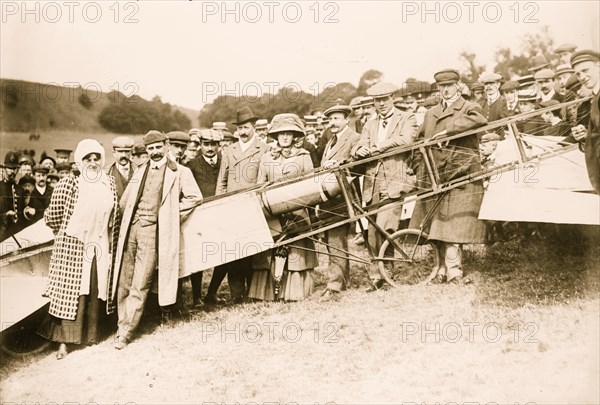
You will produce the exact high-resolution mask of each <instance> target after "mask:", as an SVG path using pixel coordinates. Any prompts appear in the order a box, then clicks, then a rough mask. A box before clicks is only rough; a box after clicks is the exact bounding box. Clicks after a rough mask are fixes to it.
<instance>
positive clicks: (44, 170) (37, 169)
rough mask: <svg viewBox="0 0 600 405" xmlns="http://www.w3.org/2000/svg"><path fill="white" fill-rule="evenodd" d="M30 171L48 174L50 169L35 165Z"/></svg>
mask: <svg viewBox="0 0 600 405" xmlns="http://www.w3.org/2000/svg"><path fill="white" fill-rule="evenodd" d="M31 171H32V172H33V173H37V172H40V173H46V174H48V173H49V172H50V168H49V167H48V166H42V165H35V166H34V167H33V169H32V170H31Z"/></svg>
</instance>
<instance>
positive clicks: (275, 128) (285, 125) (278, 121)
mask: <svg viewBox="0 0 600 405" xmlns="http://www.w3.org/2000/svg"><path fill="white" fill-rule="evenodd" d="M287 131H290V132H293V133H294V134H295V135H301V136H303V135H304V124H302V120H300V117H298V116H297V115H296V114H291V113H284V114H277V115H276V116H274V117H273V119H272V120H271V129H269V134H276V133H279V132H287Z"/></svg>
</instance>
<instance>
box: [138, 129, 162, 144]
mask: <svg viewBox="0 0 600 405" xmlns="http://www.w3.org/2000/svg"><path fill="white" fill-rule="evenodd" d="M166 140H167V136H166V135H165V134H163V133H162V132H160V131H156V130H154V129H152V130H150V131H148V133H147V134H146V135H144V137H143V138H142V142H143V143H144V146H148V145H150V144H151V143H155V142H165V141H166Z"/></svg>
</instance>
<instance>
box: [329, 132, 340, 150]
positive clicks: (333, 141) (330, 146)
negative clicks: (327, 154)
mask: <svg viewBox="0 0 600 405" xmlns="http://www.w3.org/2000/svg"><path fill="white" fill-rule="evenodd" d="M337 141H338V138H337V135H335V134H334V135H333V137H332V138H331V145H329V150H331V149H333V147H334V146H335V144H336V143H337Z"/></svg>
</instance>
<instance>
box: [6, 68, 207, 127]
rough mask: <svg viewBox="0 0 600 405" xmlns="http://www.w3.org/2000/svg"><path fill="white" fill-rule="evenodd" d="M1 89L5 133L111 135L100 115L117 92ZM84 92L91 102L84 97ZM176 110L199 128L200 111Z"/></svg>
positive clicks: (13, 85) (24, 85) (26, 85)
mask: <svg viewBox="0 0 600 405" xmlns="http://www.w3.org/2000/svg"><path fill="white" fill-rule="evenodd" d="M0 88H1V89H2V103H1V105H0V108H1V109H0V131H2V132H34V133H35V132H38V131H49V130H61V131H62V130H68V131H85V132H108V131H106V130H105V129H104V128H102V126H101V125H100V124H99V123H98V115H99V114H100V112H101V111H102V110H103V109H104V108H105V107H107V106H108V105H110V103H111V97H114V93H104V92H97V91H95V90H93V88H89V89H87V90H84V89H82V88H81V87H78V88H74V87H64V86H55V85H51V84H43V83H36V82H28V81H23V80H12V79H0ZM83 93H85V94H86V95H87V98H88V100H85V98H83V97H82V94H83ZM86 101H87V102H86ZM172 107H173V109H174V110H178V111H180V112H181V113H183V114H185V116H187V117H188V118H190V120H191V121H192V126H194V127H196V126H197V124H198V116H199V111H195V110H191V109H187V108H182V107H178V106H172Z"/></svg>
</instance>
